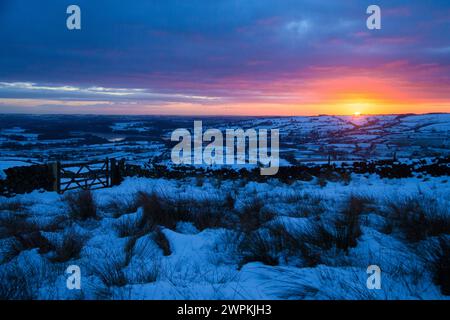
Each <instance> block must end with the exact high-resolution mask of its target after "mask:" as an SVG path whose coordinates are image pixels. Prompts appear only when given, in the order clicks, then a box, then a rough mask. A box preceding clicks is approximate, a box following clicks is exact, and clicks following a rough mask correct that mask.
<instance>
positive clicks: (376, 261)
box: [0, 175, 450, 299]
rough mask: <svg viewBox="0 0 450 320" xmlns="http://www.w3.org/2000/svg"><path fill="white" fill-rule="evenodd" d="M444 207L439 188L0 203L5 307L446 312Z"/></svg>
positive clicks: (426, 183)
mask: <svg viewBox="0 0 450 320" xmlns="http://www.w3.org/2000/svg"><path fill="white" fill-rule="evenodd" d="M449 205H450V184H449V183H448V177H445V176H444V177H439V178H425V179H424V178H422V179H419V178H407V179H380V178H378V177H377V176H370V175H366V176H362V175H352V177H351V181H350V182H348V181H347V182H346V183H343V182H333V183H331V182H328V183H323V182H320V183H319V182H318V181H315V180H313V181H310V182H301V181H298V182H295V183H293V184H289V185H288V184H283V183H281V182H280V181H278V180H276V179H273V180H269V181H268V182H266V183H256V182H252V181H246V180H219V179H212V178H210V179H186V180H163V179H145V178H128V179H126V180H125V181H124V182H123V183H122V184H121V185H120V186H117V187H113V188H110V189H103V190H97V191H93V192H92V193H90V192H80V193H72V194H66V195H63V196H61V195H58V194H56V193H51V192H45V193H40V192H38V191H35V192H33V193H30V194H26V195H18V196H16V197H14V198H11V199H6V198H0V248H1V252H0V263H1V265H0V298H3V299H448V298H449V296H448V295H449V294H450V292H449V291H450V283H449V274H450V272H449V257H450V241H449V239H450V234H449V233H450V212H449V209H448V208H449V207H450V206H449ZM70 265H77V266H79V267H80V270H81V275H82V277H81V290H68V289H67V287H66V279H67V277H68V275H67V274H66V272H65V271H66V268H67V267H68V266H70ZM369 265H378V266H379V267H380V268H381V271H382V273H381V285H382V287H381V290H369V289H367V287H366V281H367V278H368V275H367V273H366V270H367V267H368V266H369Z"/></svg>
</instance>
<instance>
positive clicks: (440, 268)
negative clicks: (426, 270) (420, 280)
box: [430, 236, 450, 296]
mask: <svg viewBox="0 0 450 320" xmlns="http://www.w3.org/2000/svg"><path fill="white" fill-rule="evenodd" d="M430 256H431V259H430V263H431V271H432V272H433V280H434V283H435V284H436V285H438V286H439V287H440V288H441V293H442V294H443V295H445V296H450V238H449V237H448V236H447V237H444V236H443V237H440V238H439V240H438V245H436V246H434V247H433V248H431V250H430Z"/></svg>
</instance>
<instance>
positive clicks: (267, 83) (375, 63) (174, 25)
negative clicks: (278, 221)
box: [0, 0, 450, 116]
mask: <svg viewBox="0 0 450 320" xmlns="http://www.w3.org/2000/svg"><path fill="white" fill-rule="evenodd" d="M71 4H76V5H78V6H79V7H80V8H81V30H68V29H67V27H66V19H67V17H68V14H66V9H67V7H68V6H69V5H71ZM371 4H376V5H378V6H379V7H380V8H381V21H382V22H381V23H382V24H381V30H369V29H368V28H367V27H366V19H367V18H368V16H369V15H368V14H367V13H366V9H367V7H368V6H369V5H371ZM428 112H450V1H448V0H433V1H423V0H408V1H403V0H383V1H381V0H370V1H366V0H346V1H330V0H239V1H238V0H178V1H177V0H158V1H152V0H133V1H123V0H71V1H65V0H58V1H54V0H40V1H29V0H0V113H58V114H62V113H83V114H85V113H88V114H89V113H93V114H167V115H258V116H260V115H288V116H291V115H317V114H355V113H362V114H391V113H395V114H399V113H428Z"/></svg>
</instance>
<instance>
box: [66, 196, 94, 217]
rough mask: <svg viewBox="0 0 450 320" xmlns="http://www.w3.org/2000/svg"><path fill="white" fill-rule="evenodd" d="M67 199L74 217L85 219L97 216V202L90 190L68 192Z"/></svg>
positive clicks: (71, 214) (70, 213)
mask: <svg viewBox="0 0 450 320" xmlns="http://www.w3.org/2000/svg"><path fill="white" fill-rule="evenodd" d="M65 201H66V203H67V206H68V208H69V215H70V216H71V217H72V218H74V219H77V220H83V221H84V220H87V219H91V218H92V219H96V218H97V204H96V203H95V200H94V196H93V194H92V192H91V191H90V190H82V191H78V192H71V193H68V194H67V195H66V196H65Z"/></svg>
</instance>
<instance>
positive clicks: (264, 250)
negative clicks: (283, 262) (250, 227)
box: [238, 230, 281, 266]
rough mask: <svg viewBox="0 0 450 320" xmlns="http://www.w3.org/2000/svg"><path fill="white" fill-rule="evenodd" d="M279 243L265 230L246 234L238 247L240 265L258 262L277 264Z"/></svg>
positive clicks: (279, 249)
mask: <svg viewBox="0 0 450 320" xmlns="http://www.w3.org/2000/svg"><path fill="white" fill-rule="evenodd" d="M278 244H279V242H278V241H277V239H275V238H274V237H273V236H272V235H271V234H270V232H267V230H257V231H253V232H250V233H247V234H245V235H244V237H243V238H242V241H241V243H240V245H239V247H238V250H239V252H240V254H241V262H240V265H241V266H242V265H244V264H246V263H249V262H253V261H259V262H262V263H264V264H266V265H270V266H276V265H278V264H279V260H278V255H279V252H280V251H281V248H280V247H279V246H278Z"/></svg>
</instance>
